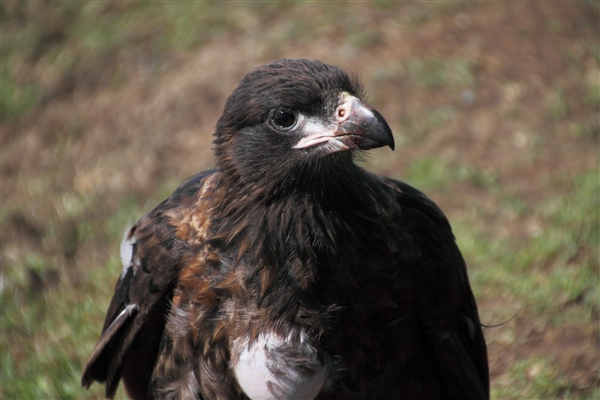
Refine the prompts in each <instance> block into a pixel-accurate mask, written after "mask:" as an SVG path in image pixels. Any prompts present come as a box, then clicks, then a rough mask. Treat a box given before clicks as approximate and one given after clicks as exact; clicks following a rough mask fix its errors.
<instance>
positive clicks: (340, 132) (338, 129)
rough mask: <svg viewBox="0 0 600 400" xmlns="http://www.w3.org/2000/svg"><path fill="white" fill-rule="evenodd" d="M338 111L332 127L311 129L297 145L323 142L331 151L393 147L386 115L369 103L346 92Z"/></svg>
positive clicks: (297, 146)
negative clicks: (384, 116) (382, 114)
mask: <svg viewBox="0 0 600 400" xmlns="http://www.w3.org/2000/svg"><path fill="white" fill-rule="evenodd" d="M335 113H336V115H335V125H334V127H333V129H315V130H312V129H311V130H310V131H309V132H307V133H306V135H305V136H304V137H303V138H302V139H300V141H298V143H296V145H295V146H294V148H295V149H308V148H311V147H315V146H319V145H323V146H325V149H326V150H327V152H328V153H333V152H336V151H342V150H354V149H362V150H369V149H374V148H377V147H383V146H389V147H390V148H391V149H392V150H394V136H393V135H392V130H391V129H390V127H389V125H388V124H387V122H386V121H385V119H384V118H383V116H381V114H379V112H378V111H377V110H375V109H374V108H373V107H371V106H370V105H368V104H367V103H364V102H363V101H361V100H359V99H358V98H356V97H354V96H352V95H350V94H348V93H344V94H342V98H341V102H340V104H339V106H338V107H337V109H336V111H335ZM313 126H314V125H313Z"/></svg>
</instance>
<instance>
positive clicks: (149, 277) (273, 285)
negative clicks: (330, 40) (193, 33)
mask: <svg viewBox="0 0 600 400" xmlns="http://www.w3.org/2000/svg"><path fill="white" fill-rule="evenodd" d="M362 99H363V93H362V89H361V86H360V84H359V83H358V82H356V80H354V79H351V78H349V77H348V75H347V74H346V73H345V72H344V71H343V70H341V69H340V68H337V67H335V66H332V65H327V64H324V63H322V62H319V61H308V60H298V59H282V60H277V61H273V62H270V63H268V64H266V65H263V66H261V67H258V68H257V69H255V70H254V71H252V72H250V73H249V74H248V75H246V77H245V78H243V79H242V81H241V82H240V83H239V85H238V87H237V88H236V89H235V90H234V92H233V93H232V94H231V96H230V97H229V98H228V100H227V102H226V104H225V109H224V112H223V115H222V116H221V118H220V119H219V122H218V123H217V126H216V131H215V135H214V137H215V139H214V145H215V155H216V168H215V169H214V170H211V171H206V172H202V173H200V174H198V175H196V176H193V177H191V178H189V179H188V180H187V181H185V182H184V183H183V184H182V185H181V186H180V187H179V188H178V189H177V190H175V192H174V193H173V194H172V195H171V196H170V197H169V198H168V199H166V200H165V201H164V202H162V203H161V204H160V205H158V206H157V207H156V208H155V209H154V210H152V211H151V212H150V213H148V214H147V215H146V216H144V217H143V218H142V219H141V220H140V221H139V222H138V223H137V224H135V225H134V226H133V227H132V228H131V229H129V230H128V231H126V233H125V237H124V239H123V243H122V245H121V258H122V261H123V265H124V269H123V273H122V274H121V276H120V277H119V280H118V282H117V285H116V288H115V294H114V296H113V298H112V301H111V302H110V305H109V308H108V312H107V314H106V319H105V322H104V327H103V329H102V336H101V338H100V341H99V343H98V345H97V346H96V348H95V349H94V351H93V353H92V355H91V357H90V359H89V361H88V363H87V365H86V367H85V371H84V374H83V378H82V384H83V386H85V387H86V388H87V387H89V386H90V385H91V384H92V383H93V382H94V381H99V382H104V383H105V385H106V396H107V397H109V398H112V397H113V396H114V395H115V392H116V390H117V386H118V385H119V382H120V381H121V380H122V381H123V383H124V385H125V390H126V393H127V394H128V396H130V397H131V398H133V399H154V398H168V399H211V400H212V399H247V398H251V399H313V398H318V399H487V398H489V377H488V363H487V355H486V345H485V341H484V337H483V334H482V330H481V324H480V321H479V316H478V313H477V306H476V303H475V299H474V297H473V294H472V292H471V288H470V286H469V280H468V277H467V269H466V266H465V262H464V261H463V258H462V256H461V253H460V251H459V249H458V247H457V246H456V244H455V241H454V237H453V235H452V231H451V228H450V225H449V223H448V221H447V219H446V217H445V216H444V214H443V213H442V211H441V210H440V209H439V208H438V207H437V206H436V205H435V204H434V203H433V202H432V201H431V200H429V199H428V198H427V197H426V196H425V195H423V194H422V193H421V192H419V191H417V190H416V189H414V188H412V187H410V186H409V185H407V184H405V183H402V182H398V181H395V180H393V179H389V178H385V177H380V176H377V175H374V174H371V173H369V172H367V171H365V170H364V169H362V168H360V167H358V166H357V165H356V164H355V163H354V158H355V156H356V154H357V153H358V152H360V151H362V150H368V149H372V148H375V147H381V146H389V147H390V148H392V149H393V148H394V140H393V136H392V133H391V130H390V128H389V126H388V124H387V123H386V121H385V120H384V119H383V117H382V116H381V114H379V113H378V112H377V111H376V110H374V109H373V108H371V107H370V106H369V105H368V104H366V103H365V102H364V101H363V100H362Z"/></svg>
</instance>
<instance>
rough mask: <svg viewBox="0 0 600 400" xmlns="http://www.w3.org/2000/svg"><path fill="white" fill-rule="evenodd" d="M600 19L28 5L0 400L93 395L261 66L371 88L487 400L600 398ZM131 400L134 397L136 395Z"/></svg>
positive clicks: (6, 104) (572, 10)
mask: <svg viewBox="0 0 600 400" xmlns="http://www.w3.org/2000/svg"><path fill="white" fill-rule="evenodd" d="M599 18H600V15H599V3H598V2H596V1H589V2H586V1H578V2H548V1H546V2H468V3H464V2H458V1H446V2H383V1H382V2H359V3H350V2H348V3H339V2H335V3H313V2H301V1H300V2H282V3H278V2H202V3H201V2H152V1H143V2H108V1H106V2H104V1H77V2H53V1H36V2H29V1H14V2H8V1H6V2H2V4H0V22H1V24H2V25H1V31H2V32H1V34H2V36H1V45H2V48H1V51H2V57H1V61H0V69H1V86H0V87H1V103H0V109H1V132H2V135H1V142H0V143H1V202H2V208H1V212H0V223H1V232H2V235H1V258H0V260H1V275H0V295H1V301H2V304H1V308H2V311H1V316H0V323H1V336H0V338H1V347H2V349H1V360H0V364H1V381H0V398H2V399H39V398H44V399H56V398H67V399H68V398H72V399H75V398H101V397H102V393H103V388H102V387H101V386H99V385H97V384H96V385H94V386H93V387H92V390H90V391H85V390H83V389H81V388H80V385H79V380H80V376H81V371H82V368H83V366H84V364H85V362H86V361H87V357H88V356H89V354H90V352H91V350H92V349H93V346H94V345H95V343H96V341H97V339H98V338H99V334H100V329H101V326H102V322H103V318H104V313H105V311H106V308H107V306H108V302H109V299H110V297H111V295H112V292H113V288H114V284H115V282H116V279H117V277H118V275H119V273H120V271H121V265H120V263H119V256H118V252H119V250H118V246H119V241H120V238H121V234H122V231H123V229H124V226H125V225H126V224H127V223H128V222H135V221H136V220H137V219H139V218H140V217H141V216H142V215H143V214H144V213H146V212H148V211H149V210H151V209H152V208H153V207H154V206H155V205H157V204H158V203H159V202H160V201H161V200H162V199H164V198H165V197H166V196H167V195H168V194H169V193H170V192H171V191H172V190H174V189H175V188H176V187H177V186H178V185H179V183H181V182H183V180H184V179H186V178H187V177H188V176H190V175H192V174H194V173H196V172H198V171H200V170H203V169H207V168H210V167H212V166H213V156H212V151H211V140H212V138H211V134H212V132H213V127H214V125H215V122H216V121H217V119H218V117H219V116H220V113H221V110H222V107H223V104H224V101H225V98H226V96H227V95H228V94H229V93H230V92H231V90H232V89H233V88H234V87H235V85H236V82H237V81H239V80H240V79H241V78H242V77H243V76H244V74H246V73H247V72H248V71H250V70H251V69H252V68H254V67H256V66H258V65H260V64H262V63H264V62H266V61H269V60H272V59H276V58H280V57H303V58H310V59H320V60H322V61H325V62H327V63H332V64H336V65H338V66H340V67H342V68H344V69H346V70H347V71H349V72H351V73H354V74H356V75H358V76H359V77H360V78H361V79H362V80H363V82H364V84H365V87H366V89H367V91H368V92H369V98H368V101H369V103H370V104H371V105H373V106H374V107H375V108H377V109H378V110H379V111H380V112H381V113H382V114H383V115H384V117H385V118H386V119H387V121H388V122H389V124H390V126H391V127H392V130H393V131H394V135H395V139H396V144H397V145H396V151H395V152H391V151H390V150H389V149H379V150H375V151H372V152H370V153H369V156H368V158H367V159H366V161H365V168H367V169H370V170H372V171H375V172H377V173H381V174H385V175H388V176H391V177H394V178H397V179H401V180H404V181H406V182H408V183H409V184H411V185H413V186H416V187H417V188H419V189H420V190H422V191H424V192H425V193H427V194H428V195H429V196H430V197H431V198H432V199H433V200H434V201H435V202H437V203H438V204H439V205H440V207H441V208H442V209H443V210H444V211H445V212H446V214H447V215H448V217H449V219H450V221H451V223H452V225H453V229H454V232H455V234H456V236H457V240H458V243H459V246H460V248H461V249H462V251H463V253H464V255H465V258H466V260H467V264H468V265H469V274H470V279H471V283H472V286H473V289H474V292H475V296H476V298H477V300H478V303H479V308H480V315H481V319H482V321H483V323H484V324H487V325H495V324H500V323H503V322H506V321H508V322H506V323H504V324H502V325H500V326H498V327H494V328H486V329H485V330H484V331H485V334H486V338H487V342H488V346H489V356H490V368H491V379H492V396H493V398H498V399H500V398H502V399H504V398H513V399H542V398H543V399H547V398H548V399H549V398H571V399H593V398H598V397H599V394H600V389H599V387H600V379H599V363H600V361H599V344H600V343H599V332H600V330H599V316H600V312H599V296H600V291H599V287H600V285H599V233H598V231H599V212H600V211H599V210H600V204H599V193H600V188H599V181H600V178H599V164H598V157H599V143H598V140H599V128H600V116H599V111H598V110H599V107H600V38H599V35H600V30H599ZM118 397H124V393H123V391H122V390H120V391H119V392H118Z"/></svg>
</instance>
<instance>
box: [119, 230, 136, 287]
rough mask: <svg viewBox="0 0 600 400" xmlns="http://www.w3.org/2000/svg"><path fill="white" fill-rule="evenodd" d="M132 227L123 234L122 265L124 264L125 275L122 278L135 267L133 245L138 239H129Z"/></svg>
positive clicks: (133, 237)
mask: <svg viewBox="0 0 600 400" xmlns="http://www.w3.org/2000/svg"><path fill="white" fill-rule="evenodd" d="M129 229H131V226H129V225H128V226H127V227H126V228H125V232H123V239H122V240H121V251H120V252H121V264H123V273H122V274H121V276H125V273H126V272H127V270H128V269H129V268H131V266H132V265H133V245H134V244H135V241H136V238H135V236H132V237H131V238H130V239H128V238H127V234H128V233H129Z"/></svg>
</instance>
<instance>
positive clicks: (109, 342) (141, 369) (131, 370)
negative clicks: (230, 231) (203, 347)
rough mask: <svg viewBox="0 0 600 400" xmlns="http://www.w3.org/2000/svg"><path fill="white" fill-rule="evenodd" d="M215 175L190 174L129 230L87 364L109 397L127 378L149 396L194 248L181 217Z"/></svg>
mask: <svg viewBox="0 0 600 400" xmlns="http://www.w3.org/2000/svg"><path fill="white" fill-rule="evenodd" d="M214 175H215V172H214V171H206V172H202V173H200V174H198V175H195V176H193V177H191V178H189V179H188V180H187V181H185V182H184V183H183V184H182V185H181V186H180V187H179V188H178V189H177V190H175V192H173V194H172V195H171V196H170V197H169V198H168V199H166V200H165V201H163V202H162V203H161V204H160V205H158V206H157V207H156V208H155V209H154V210H152V211H151V212H150V213H148V214H147V215H146V216H144V217H143V218H142V219H140V221H139V222H138V223H137V224H135V225H134V226H133V227H131V229H129V230H128V231H126V233H125V237H124V239H123V243H122V244H121V258H122V261H123V273H122V274H121V276H120V277H119V279H118V281H117V285H116V288H115V293H114V295H113V298H112V300H111V302H110V305H109V307H108V311H107V313H106V318H105V321H104V327H103V328H102V336H101V337H100V340H99V342H98V344H97V345H96V347H95V349H94V351H93V352H92V355H91V356H90V359H89V361H88V363H87V365H86V367H85V370H84V373H83V377H82V380H81V383H82V385H83V386H84V387H86V388H88V387H89V386H90V385H91V384H92V383H93V382H94V381H98V382H106V387H105V391H106V396H107V397H108V398H112V397H114V395H115V392H116V390H117V387H118V385H119V381H120V379H121V377H123V381H124V383H125V387H126V390H127V392H128V394H129V395H130V396H131V397H132V398H138V397H139V398H145V397H146V391H147V388H148V383H149V381H150V378H151V375H152V369H153V367H154V363H155V359H156V355H157V352H158V348H159V343H160V340H161V336H162V333H163V330H164V326H165V321H166V314H167V313H168V311H169V307H170V302H171V299H172V296H173V291H174V287H175V285H176V279H177V272H178V271H179V270H180V268H181V265H180V264H181V262H180V261H181V258H182V256H183V254H184V253H185V252H186V251H187V249H188V248H189V243H187V241H186V239H185V238H182V237H181V234H180V232H178V230H177V226H178V225H179V224H178V221H176V220H177V219H179V218H180V217H181V216H184V215H186V213H188V212H190V213H193V212H194V211H195V210H197V208H198V204H199V202H200V201H201V199H202V197H203V196H204V197H206V195H207V193H206V192H207V191H211V190H212V185H211V184H209V183H207V181H212V180H210V178H211V177H214ZM188 210H189V211H188Z"/></svg>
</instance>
